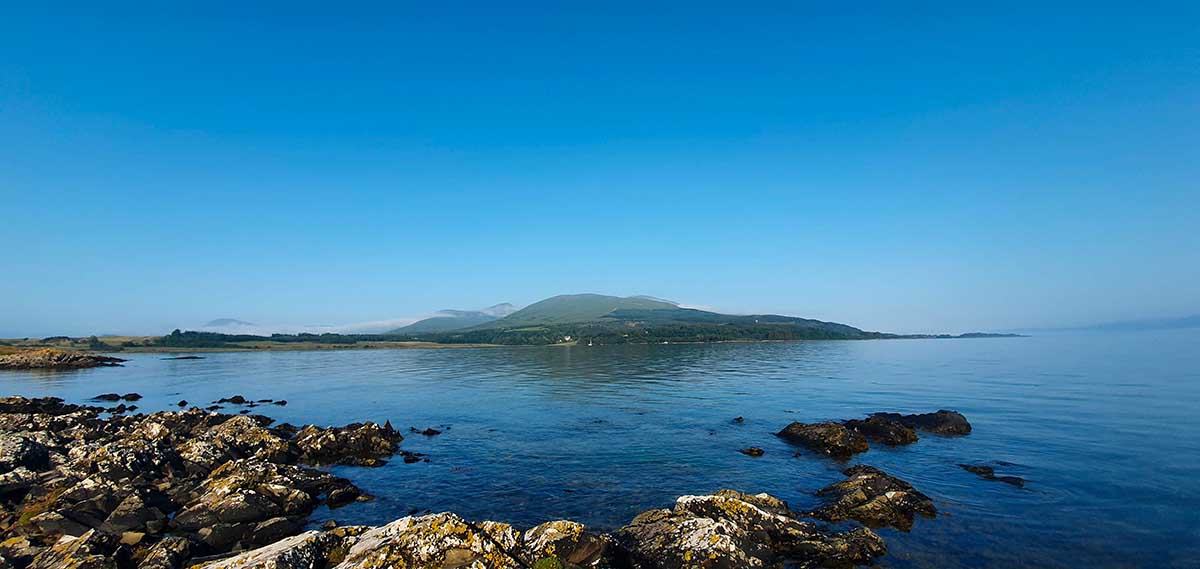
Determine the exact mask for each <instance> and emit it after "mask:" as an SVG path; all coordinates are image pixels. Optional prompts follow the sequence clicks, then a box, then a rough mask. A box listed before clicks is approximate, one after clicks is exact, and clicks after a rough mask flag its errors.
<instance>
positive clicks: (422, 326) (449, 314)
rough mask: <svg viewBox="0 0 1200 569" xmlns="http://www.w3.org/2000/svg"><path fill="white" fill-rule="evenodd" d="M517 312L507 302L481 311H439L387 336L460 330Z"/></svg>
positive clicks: (515, 308)
mask: <svg viewBox="0 0 1200 569" xmlns="http://www.w3.org/2000/svg"><path fill="white" fill-rule="evenodd" d="M516 311H517V307H515V306H513V305H512V304H509V303H507V302H505V303H501V304H496V305H493V306H489V307H487V308H484V309H483V310H441V311H439V312H438V313H437V314H436V315H434V316H431V317H429V318H426V319H424V320H418V321H416V322H413V323H412V324H409V325H408V326H404V327H401V328H396V329H395V330H392V331H391V332H388V333H389V334H433V333H441V332H452V331H454V330H462V329H463V328H470V327H472V326H478V325H481V324H486V323H488V322H492V321H495V320H497V319H499V318H504V317H505V316H508V315H510V314H512V313H514V312H516Z"/></svg>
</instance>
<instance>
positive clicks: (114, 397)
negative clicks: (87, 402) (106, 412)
mask: <svg viewBox="0 0 1200 569" xmlns="http://www.w3.org/2000/svg"><path fill="white" fill-rule="evenodd" d="M120 400H121V394H120V393H101V394H100V395H97V396H95V397H93V398H92V401H120Z"/></svg>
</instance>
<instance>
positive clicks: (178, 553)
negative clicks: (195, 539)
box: [137, 537, 194, 569]
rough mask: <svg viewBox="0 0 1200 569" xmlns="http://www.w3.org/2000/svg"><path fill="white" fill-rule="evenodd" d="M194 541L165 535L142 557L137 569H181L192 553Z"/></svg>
mask: <svg viewBox="0 0 1200 569" xmlns="http://www.w3.org/2000/svg"><path fill="white" fill-rule="evenodd" d="M193 549H194V546H193V545H192V542H190V541H188V540H187V539H184V538H182V537H165V538H163V539H162V541H159V542H158V543H156V544H154V545H153V546H152V547H151V548H150V549H149V550H148V551H147V552H146V555H145V556H144V557H142V562H141V563H139V564H138V566H137V569H181V568H182V567H183V566H184V561H186V560H187V559H188V558H189V557H191V555H192V550H193Z"/></svg>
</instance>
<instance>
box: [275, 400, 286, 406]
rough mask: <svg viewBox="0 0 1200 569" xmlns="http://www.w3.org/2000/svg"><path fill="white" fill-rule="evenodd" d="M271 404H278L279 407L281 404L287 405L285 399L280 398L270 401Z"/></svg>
mask: <svg viewBox="0 0 1200 569" xmlns="http://www.w3.org/2000/svg"><path fill="white" fill-rule="evenodd" d="M272 405H279V406H281V407H282V406H284V405H287V401H286V400H283V399H280V400H279V401H276V402H274V403H272Z"/></svg>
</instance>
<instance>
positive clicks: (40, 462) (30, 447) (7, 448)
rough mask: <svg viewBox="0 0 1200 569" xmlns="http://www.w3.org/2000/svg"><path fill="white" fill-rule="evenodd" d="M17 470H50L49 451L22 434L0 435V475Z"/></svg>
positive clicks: (44, 446)
mask: <svg viewBox="0 0 1200 569" xmlns="http://www.w3.org/2000/svg"><path fill="white" fill-rule="evenodd" d="M18 468H25V469H28V470H30V471H33V472H40V471H43V470H46V469H48V468H50V450H49V449H47V448H46V445H44V444H42V443H40V442H38V441H37V440H35V439H34V438H31V437H28V436H25V435H23V434H8V433H0V473H3V474H7V473H9V472H12V471H13V470H16V469H18Z"/></svg>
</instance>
